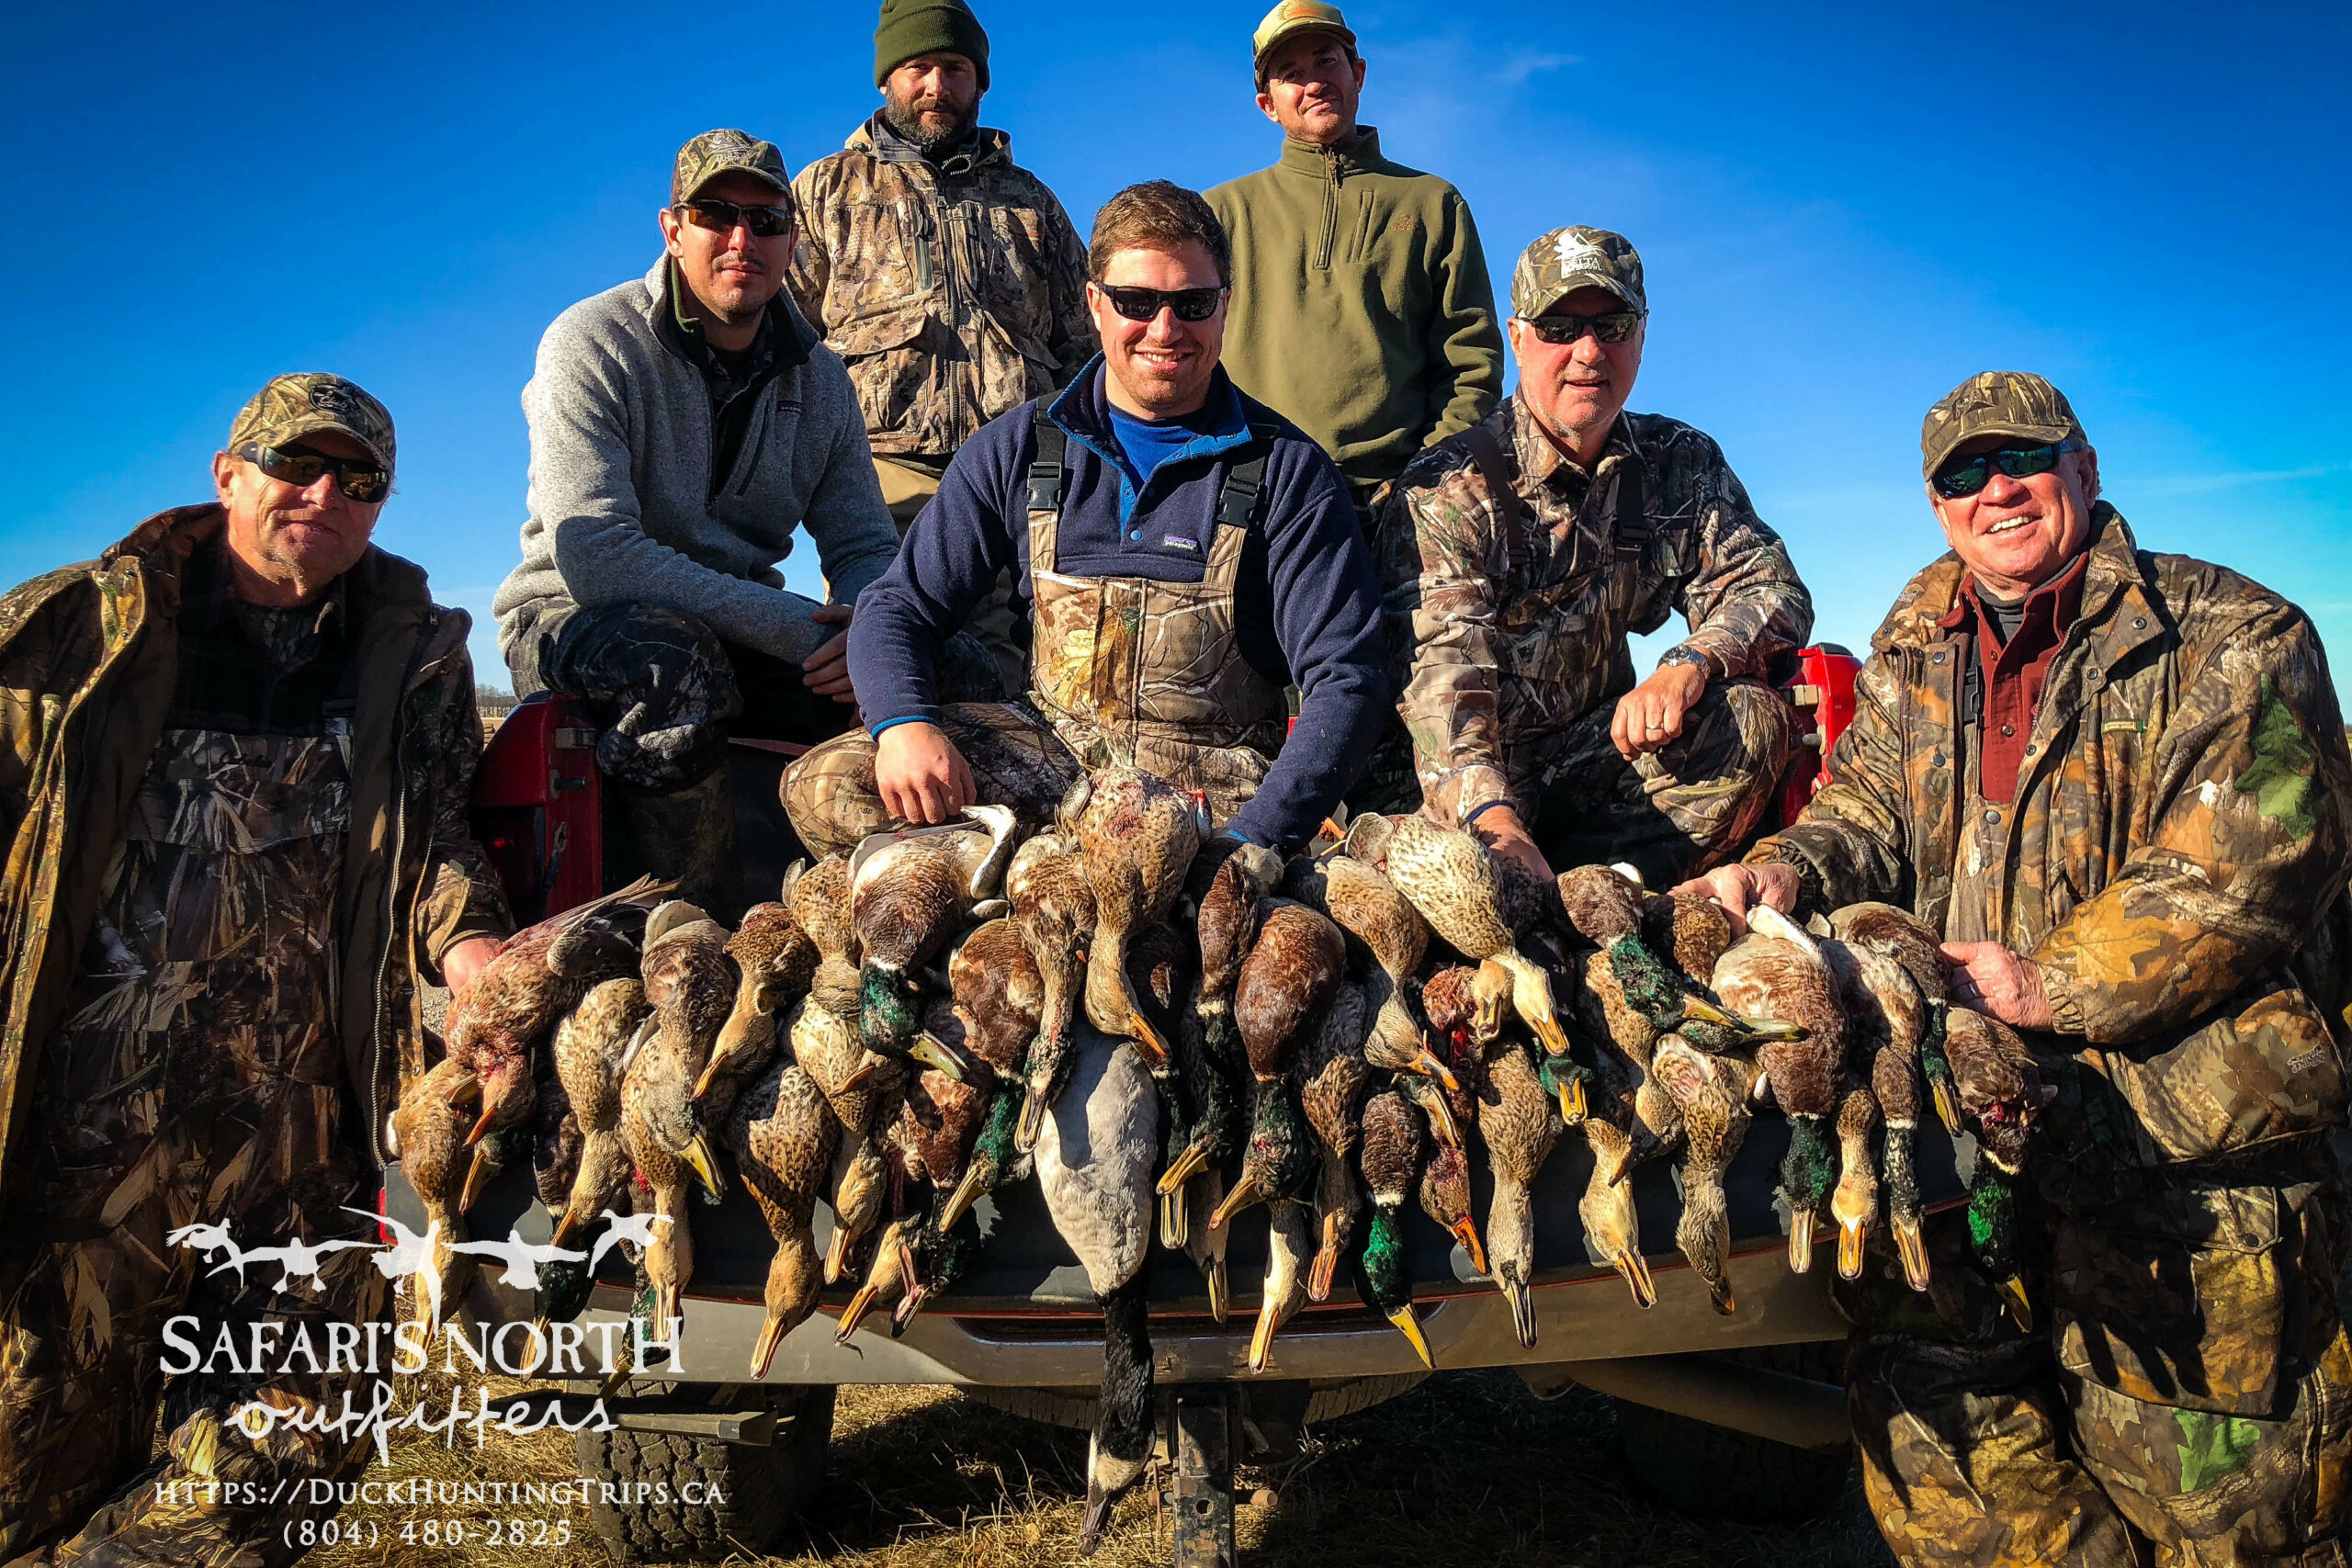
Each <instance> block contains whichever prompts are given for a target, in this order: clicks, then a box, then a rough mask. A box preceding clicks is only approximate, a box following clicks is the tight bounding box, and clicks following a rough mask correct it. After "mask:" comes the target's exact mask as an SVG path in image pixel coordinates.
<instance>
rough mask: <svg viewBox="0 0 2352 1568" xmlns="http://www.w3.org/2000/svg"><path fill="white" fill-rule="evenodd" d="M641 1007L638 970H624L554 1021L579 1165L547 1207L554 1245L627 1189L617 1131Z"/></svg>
mask: <svg viewBox="0 0 2352 1568" xmlns="http://www.w3.org/2000/svg"><path fill="white" fill-rule="evenodd" d="M646 1012H647V1008H646V1005H645V988H644V986H643V985H642V983H641V982H639V980H638V978H637V976H633V975H623V976H618V977H617V978H615V979H611V980H603V981H599V982H598V983H597V984H596V985H594V986H592V987H589V989H588V994H587V995H586V996H584V997H582V998H580V1005H579V1006H577V1007H575V1008H573V1009H572V1010H571V1012H570V1013H568V1014H566V1015H565V1017H564V1020H563V1021H562V1022H561V1023H560V1024H558V1025H556V1031H555V1045H554V1051H553V1055H554V1056H555V1070H556V1076H557V1077H559V1078H560V1079H561V1080H562V1082H563V1089H564V1094H565V1095H566V1097H567V1098H569V1099H570V1100H571V1113H572V1115H573V1116H575V1117H577V1118H578V1119H579V1122H580V1135H581V1143H580V1168H579V1171H578V1173H577V1174H576V1175H575V1176H573V1178H572V1181H571V1192H570V1193H569V1194H568V1195H567V1197H566V1199H565V1201H564V1202H563V1204H562V1205H561V1206H560V1207H558V1208H556V1209H555V1210H554V1213H556V1215H557V1220H556V1227H555V1235H554V1237H553V1243H554V1245H555V1246H557V1247H563V1246H566V1245H568V1244H569V1243H570V1241H571V1236H572V1234H573V1233H574V1232H575V1231H577V1230H578V1229H579V1228H580V1227H581V1226H582V1225H584V1224H589V1223H590V1222H591V1221H593V1220H594V1218H595V1217H596V1215H597V1214H598V1213H602V1212H603V1211H604V1210H605V1209H607V1208H618V1207H620V1204H621V1199H622V1196H623V1194H624V1193H625V1192H626V1191H627V1190H628V1178H629V1172H630V1171H631V1170H632V1169H633V1168H634V1167H633V1165H632V1163H631V1161H630V1159H629V1152H628V1139H627V1138H626V1137H624V1136H623V1135H622V1133H621V1072H622V1068H623V1067H624V1066H626V1064H627V1062H628V1047H629V1042H630V1041H631V1040H632V1039H634V1038H635V1037H636V1034H637V1028H638V1025H639V1023H641V1022H643V1021H644V1019H645V1015H646Z"/></svg>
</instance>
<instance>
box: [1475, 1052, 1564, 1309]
mask: <svg viewBox="0 0 2352 1568" xmlns="http://www.w3.org/2000/svg"><path fill="white" fill-rule="evenodd" d="M1487 1089H1488V1097H1487V1099H1485V1100H1482V1101H1481V1103H1480V1105H1479V1107H1478V1133H1479V1136H1480V1138H1481V1140H1482V1141H1483V1142H1484V1143H1485V1145H1486V1146H1487V1168H1488V1169H1489V1170H1490V1171H1491V1172H1492V1174H1493V1176H1494V1183H1495V1186H1494V1196H1493V1197H1492V1199H1491V1200H1490V1201H1488V1204H1487V1257H1488V1258H1491V1259H1492V1260H1493V1263H1494V1269H1493V1275H1494V1280H1495V1283H1496V1284H1497V1285H1498V1286H1500V1287H1501V1288H1502V1292H1503V1294H1504V1295H1505V1296H1506V1297H1507V1298H1509V1300H1510V1317H1511V1326H1512V1328H1513V1329H1514V1330H1516V1331H1517V1333H1518V1335H1519V1342H1520V1344H1521V1345H1522V1346H1524V1347H1526V1348H1529V1349H1532V1348H1534V1346H1535V1297H1534V1293H1533V1292H1532V1288H1531V1287H1532V1279H1533V1275H1534V1270H1535V1210H1534V1206H1533V1204H1532V1201H1530V1198H1529V1189H1530V1188H1531V1187H1532V1184H1533V1183H1534V1180H1535V1178H1536V1174H1537V1173H1538V1172H1539V1171H1541V1170H1542V1169H1543V1168H1544V1161H1545V1160H1547V1159H1549V1158H1551V1157H1552V1147H1553V1145H1555V1144H1556V1143H1558V1142H1559V1141H1560V1132H1561V1122H1560V1118H1559V1108H1558V1106H1557V1105H1556V1104H1555V1101H1554V1100H1553V1097H1552V1096H1551V1095H1550V1094H1548V1093H1547V1092H1545V1090H1544V1084H1543V1080H1542V1079H1540V1078H1539V1077H1536V1074H1535V1064H1534V1063H1533V1062H1532V1061H1530V1060H1529V1059H1528V1056H1527V1053H1526V1051H1525V1050H1523V1049H1522V1048H1521V1046H1519V1045H1518V1044H1517V1043H1506V1044H1505V1046H1504V1047H1503V1049H1502V1050H1501V1051H1500V1052H1499V1053H1498V1055H1496V1056H1494V1057H1493V1058H1492V1059H1491V1060H1489V1061H1488V1062H1487Z"/></svg>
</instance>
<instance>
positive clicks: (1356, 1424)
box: [310, 1371, 1889, 1568]
mask: <svg viewBox="0 0 2352 1568" xmlns="http://www.w3.org/2000/svg"><path fill="white" fill-rule="evenodd" d="M419 1392H422V1391H421V1390H420V1391H419ZM446 1403H447V1396H446V1394H445V1393H436V1394H435V1395H434V1396H433V1397H432V1399H431V1405H432V1407H434V1408H435V1409H438V1408H442V1407H444V1406H445V1405H446ZM1614 1419H1615V1418H1614V1414H1613V1411H1612V1409H1611V1404H1610V1403H1609V1401H1607V1400H1606V1399H1603V1398H1601V1397H1600V1396H1599V1395H1597V1394H1593V1393H1588V1392H1586V1391H1584V1390H1581V1389H1577V1390H1572V1391H1571V1392H1570V1393H1567V1394H1566V1396H1564V1397H1562V1398H1560V1399H1557V1400H1554V1401H1551V1402H1549V1403H1545V1404H1538V1403H1537V1402H1536V1401H1535V1400H1533V1399H1532V1398H1531V1397H1530V1396H1529V1394H1528V1393H1527V1391H1526V1389H1525V1387H1524V1385H1522V1384H1521V1382H1520V1381H1519V1379H1518V1378H1516V1377H1515V1376H1512V1375H1511V1374H1510V1373H1508V1372H1491V1371H1465V1372H1444V1373H1440V1374H1439V1375H1437V1376H1435V1377H1433V1378H1430V1380H1429V1381H1428V1382H1424V1383H1422V1384H1421V1385H1420V1386H1419V1388H1417V1389H1415V1390H1413V1391H1412V1392H1411V1393H1407V1394H1405V1395H1404V1396H1402V1397H1401V1398H1398V1399H1396V1400H1392V1401H1390V1402H1389V1403H1387V1404H1382V1405H1378V1406H1375V1407H1374V1408H1373V1409H1371V1410H1367V1411H1363V1412H1361V1413H1359V1414H1357V1415H1354V1416H1346V1417H1343V1418H1341V1419H1340V1420H1337V1421H1333V1422H1330V1423H1329V1424H1327V1425H1325V1426H1322V1427H1317V1428H1316V1429H1315V1430H1313V1431H1312V1432H1311V1433H1310V1434H1309V1435H1308V1438H1307V1440H1306V1445H1305V1450H1304V1451H1303V1453H1302V1454H1301V1455H1300V1457H1299V1458H1298V1459H1296V1460H1295V1461H1291V1462H1289V1463H1288V1464H1285V1465H1283V1466H1282V1467H1280V1468H1275V1469H1257V1468H1245V1469H1244V1471H1243V1472H1242V1474H1241V1477H1240V1480H1241V1485H1242V1488H1243V1491H1244V1494H1245V1495H1255V1497H1256V1498H1257V1499H1259V1500H1258V1501H1253V1502H1250V1503H1245V1504H1244V1506H1242V1507H1241V1508H1240V1509H1239V1510H1238V1517H1239V1531H1240V1537H1241V1544H1242V1555H1243V1562H1244V1563H1245V1564H1248V1565H1249V1568H1324V1565H1325V1564H1329V1563H1346V1564H1348V1565H1349V1568H1422V1565H1425V1564H1427V1565H1436V1564H1442V1565H1446V1568H1452V1565H1454V1564H1475V1565H1476V1568H1534V1565H1536V1564H1544V1565H1547V1568H1550V1565H1573V1564H1593V1565H1596V1568H1600V1565H1607V1568H1637V1565H1638V1568H1749V1565H1753V1568H1789V1565H1791V1564H1805V1565H1807V1568H1812V1565H1820V1568H1862V1565H1864V1564H1870V1565H1873V1568H1875V1565H1878V1564H1883V1563H1885V1562H1888V1561H1889V1559H1888V1558H1887V1557H1886V1555H1885V1552H1884V1551H1883V1548H1882V1547H1881V1546H1880V1544H1879V1541H1878V1538H1877V1535H1876V1533H1875V1532H1874V1531H1873V1530H1872V1529H1871V1523H1870V1519H1869V1517H1868V1515H1867V1513H1866V1512H1865V1511H1864V1509H1863V1507H1862V1506H1861V1501H1860V1494H1859V1492H1858V1491H1856V1490H1855V1489H1853V1488H1852V1487H1851V1486H1849V1490H1848V1493H1847V1495H1846V1497H1845V1499H1844V1500H1843V1502H1842V1503H1841V1504H1840V1506H1838V1509H1837V1510H1836V1511H1835V1512H1834V1513H1833V1514H1832V1515H1831V1516H1830V1517H1828V1518H1826V1519H1825V1520H1823V1521H1820V1522H1818V1523H1816V1524H1814V1525H1811V1526H1806V1527H1800V1528H1793V1529H1760V1528H1745V1527H1738V1526H1729V1525H1708V1524H1702V1523H1699V1522H1696V1521H1693V1520H1691V1519H1688V1518H1685V1517H1681V1516H1679V1515H1677V1514H1675V1513H1673V1512H1671V1511H1669V1510H1668V1509H1666V1508H1665V1507H1663V1506H1659V1505H1657V1504H1656V1503H1654V1502H1652V1501H1651V1500H1649V1499H1648V1498H1647V1497H1645V1495H1643V1494H1642V1493H1641V1491H1640V1489H1639V1487H1638V1486H1637V1484H1636V1483H1635V1482H1634V1478H1633V1477H1632V1476H1631V1474H1630V1473H1629V1472H1627V1469H1626V1466H1625V1463H1624V1461H1623V1458H1622V1456H1621V1455H1620V1453H1619V1452H1618V1450H1617V1446H1616V1441H1615V1436H1614ZM401 1437H402V1438H403V1439H404V1440H402V1441H401V1442H399V1443H397V1444H396V1445H395V1447H394V1449H393V1451H392V1458H391V1462H390V1465H389V1466H386V1467H379V1468H373V1469H371V1470H370V1471H369V1472H368V1474H369V1475H370V1476H393V1477H402V1476H417V1475H431V1476H439V1477H447V1478H451V1479H486V1478H495V1479H503V1480H526V1479H532V1478H540V1479H559V1478H562V1477H567V1476H570V1475H571V1474H572V1473H573V1469H572V1455H571V1439H570V1438H568V1437H566V1436H564V1435H563V1434H561V1433H560V1432H557V1431H553V1430H550V1431H548V1432H543V1433H540V1434H537V1435H536V1436H533V1437H530V1438H504V1439H501V1438H499V1436H498V1435H496V1434H492V1448H491V1450H489V1451H488V1452H485V1453H481V1454H477V1453H476V1452H474V1450H472V1447H471V1440H470V1438H468V1437H466V1436H465V1435H463V1434H462V1433H461V1434H460V1436H459V1439H458V1440H459V1446H458V1448H457V1449H456V1450H444V1448H443V1447H442V1446H441V1443H440V1441H439V1439H437V1438H433V1439H427V1438H421V1437H419V1436H418V1435H416V1434H413V1433H404V1434H402V1435H401ZM1085 1451H1086V1444H1085V1438H1084V1436H1083V1435H1082V1434H1080V1433H1076V1432H1069V1431H1062V1430H1058V1429H1056V1428H1053V1427H1045V1426H1040V1425H1037V1424H1035V1423H1033V1422H1029V1421H1025V1420H1023V1419H1020V1418H1018V1417H1015V1416H1007V1415H1004V1414H1001V1413H1000V1412H998V1411H996V1410H994V1409H991V1408H989V1406H987V1405H985V1404H979V1403H978V1402H976V1401H972V1400H968V1399H966V1398H964V1397H962V1396H961V1395H959V1394H957V1393H954V1392H953V1391H950V1390H946V1389H938V1388H847V1389H843V1390H842V1393H841V1400H840V1405H839V1408H838V1411H837V1413H836V1416H835V1419H834V1426H833V1444H832V1458H831V1469H830V1472H829V1474H828V1480H827V1483H826V1487H825V1492H824V1495H823V1496H822V1498H821V1500H820V1503H819V1504H818V1506H817V1507H816V1508H815V1510H814V1511H813V1513H812V1514H811V1516H810V1517H809V1520H808V1533H807V1538H806V1540H804V1541H802V1542H800V1543H798V1544H797V1548H796V1550H797V1551H798V1553H799V1555H797V1556H789V1557H786V1558H782V1559H769V1560H767V1561H769V1562H779V1561H780V1562H792V1563H795V1564H811V1565H813V1564H818V1563H825V1564H831V1565H834V1568H949V1565H951V1564H954V1565H958V1568H962V1565H970V1568H1043V1565H1046V1564H1063V1563H1068V1562H1072V1561H1074V1560H1075V1555H1076V1553H1075V1541H1076V1539H1077V1531H1078V1527H1079V1517H1080V1512H1081V1509H1082V1506H1083V1502H1084V1497H1085V1483H1084V1477H1083V1474H1082V1467H1083V1465H1084V1462H1085ZM417 1511H418V1512H420V1513H425V1512H443V1511H446V1510H417ZM507 1511H512V1510H487V1509H473V1510H466V1509H460V1510H458V1512H460V1513H466V1514H469V1516H470V1521H469V1522H471V1523H473V1524H474V1525H476V1526H480V1525H481V1524H482V1523H483V1522H484V1520H485V1519H486V1518H487V1517H488V1515H489V1514H490V1513H492V1512H507ZM407 1513H408V1510H403V1509H400V1508H375V1509H370V1508H368V1507H366V1506H353V1507H352V1508H350V1509H347V1510H346V1511H345V1514H344V1516H343V1517H344V1520H345V1522H353V1523H356V1522H363V1521H368V1520H372V1521H373V1522H374V1523H375V1524H376V1526H377V1527H378V1540H377V1543H376V1544H375V1545H374V1546H372V1547H368V1546H341V1547H335V1548H332V1549H328V1550H325V1551H321V1552H319V1553H317V1554H315V1555H314V1556H313V1557H312V1558H311V1559H310V1561H311V1562H313V1563H315V1564H317V1565H318V1568H443V1565H445V1564H459V1563H462V1564H466V1565H468V1568H556V1565H565V1568H568V1565H570V1564H574V1563H579V1564H590V1563H596V1562H603V1561H604V1558H603V1554H602V1552H601V1551H599V1550H598V1548H597V1547H596V1546H595V1545H594V1541H593V1540H592V1539H591V1530H590V1527H589V1524H588V1519H587V1514H586V1510H585V1509H584V1508H578V1509H574V1510H572V1512H571V1544H570V1545H569V1546H567V1547H563V1548H560V1549H558V1548H526V1549H522V1550H514V1549H508V1548H503V1547H502V1548H486V1547H482V1546H479V1545H469V1546H468V1547H465V1548H462V1549H459V1550H456V1551H452V1550H449V1549H447V1548H442V1547H425V1546H422V1545H417V1544H412V1543H410V1542H407V1541H403V1540H401V1527H402V1525H403V1523H404V1522H406V1517H407ZM1168 1554H1169V1532H1168V1528H1167V1522H1166V1520H1165V1518H1164V1517H1159V1515H1158V1512H1157V1510H1156V1507H1155V1502H1154V1498H1153V1496H1152V1495H1151V1494H1150V1489H1149V1488H1148V1486H1139V1487H1137V1488H1136V1491H1135V1492H1134V1493H1131V1494H1130V1495H1128V1496H1127V1497H1126V1498H1125V1500H1124V1501H1123V1502H1122V1503H1121V1504H1120V1506H1119V1508H1118V1511H1117V1514H1116V1517H1114V1521H1113V1528H1112V1529H1111V1531H1110V1532H1109V1534H1108V1535H1106V1537H1105V1538H1104V1540H1103V1547H1102V1550H1101V1551H1100V1552H1099V1553H1098V1554H1097V1555H1096V1556H1095V1557H1094V1558H1093V1559H1092V1561H1093V1562H1096V1563H1100V1564H1102V1565H1103V1568H1154V1565H1158V1564H1164V1563H1166V1562H1167V1561H1168Z"/></svg>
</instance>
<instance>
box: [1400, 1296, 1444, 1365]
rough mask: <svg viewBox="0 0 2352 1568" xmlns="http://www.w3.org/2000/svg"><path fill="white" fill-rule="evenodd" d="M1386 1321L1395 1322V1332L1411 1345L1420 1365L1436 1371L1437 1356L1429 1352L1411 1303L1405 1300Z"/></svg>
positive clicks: (1428, 1343)
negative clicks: (1419, 1360)
mask: <svg viewBox="0 0 2352 1568" xmlns="http://www.w3.org/2000/svg"><path fill="white" fill-rule="evenodd" d="M1388 1321H1389V1322H1391V1323H1393V1324H1395V1325H1397V1333H1399V1334H1401V1335H1403V1336H1404V1337H1405V1338H1406V1339H1407V1341H1408V1342H1409V1343H1410V1344H1411V1345H1412V1347H1413V1354H1414V1355H1416V1356H1419V1358H1420V1359H1421V1365H1423V1366H1425V1367H1427V1368H1428V1369H1429V1370H1430V1371H1437V1358H1436V1357H1434V1356H1432V1355H1430V1342H1429V1340H1428V1339H1427V1338H1426V1337H1424V1336H1423V1335H1422V1333H1421V1320H1420V1319H1419V1317H1416V1316H1415V1315H1414V1314H1413V1303H1410V1302H1407V1303H1405V1304H1404V1305H1403V1306H1400V1307H1398V1308H1397V1309H1396V1310H1395V1311H1393V1312H1391V1313H1390V1314H1388Z"/></svg>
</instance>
